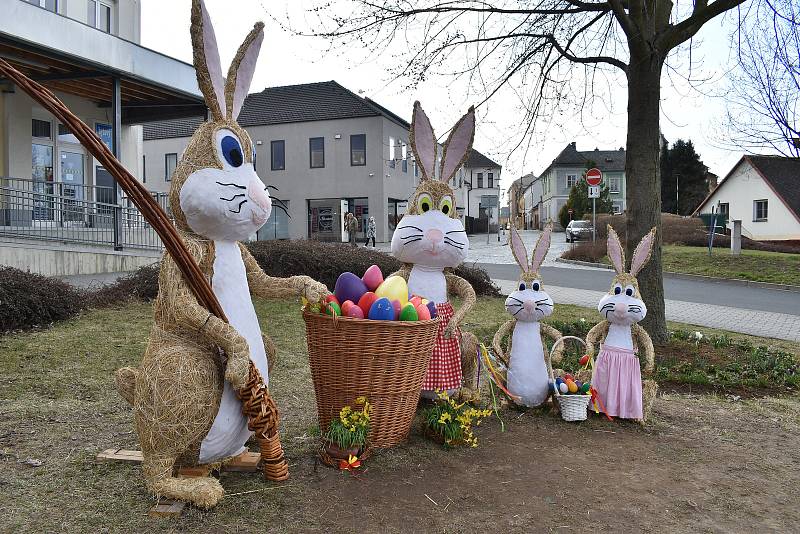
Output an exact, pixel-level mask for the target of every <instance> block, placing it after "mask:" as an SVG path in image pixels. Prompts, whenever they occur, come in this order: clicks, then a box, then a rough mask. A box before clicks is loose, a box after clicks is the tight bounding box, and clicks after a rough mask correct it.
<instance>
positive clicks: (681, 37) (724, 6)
mask: <svg viewBox="0 0 800 534" xmlns="http://www.w3.org/2000/svg"><path fill="white" fill-rule="evenodd" d="M744 2H745V0H716V2H714V3H712V4H708V0H696V2H695V6H694V10H692V14H691V16H690V17H689V18H687V19H685V20H683V21H681V22H679V23H678V24H670V25H669V26H667V29H666V30H665V31H663V32H662V33H661V35H659V36H658V38H657V40H656V48H657V49H658V50H660V51H661V53H662V54H664V55H665V56H666V54H667V53H668V52H669V51H670V50H672V49H673V48H675V47H676V46H678V45H680V44H681V43H684V42H686V41H688V40H689V39H691V38H692V37H694V36H695V35H696V34H697V32H698V31H700V28H702V27H703V25H704V24H705V23H706V22H708V21H709V20H711V19H713V18H714V17H716V16H717V15H721V14H722V13H724V12H726V11H728V10H729V9H733V8H734V7H736V6H738V5H741V4H743V3H744Z"/></svg>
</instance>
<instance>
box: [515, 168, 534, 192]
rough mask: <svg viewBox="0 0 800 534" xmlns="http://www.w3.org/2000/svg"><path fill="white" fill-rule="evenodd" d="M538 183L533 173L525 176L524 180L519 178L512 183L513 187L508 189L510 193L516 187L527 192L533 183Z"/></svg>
mask: <svg viewBox="0 0 800 534" xmlns="http://www.w3.org/2000/svg"><path fill="white" fill-rule="evenodd" d="M535 181H536V176H535V175H534V174H533V173H532V172H531V173H528V174H526V175H525V176H523V177H522V178H517V179H516V180H514V181H513V182H511V186H510V187H509V188H508V190H509V191H511V190H512V189H514V187H519V189H520V191H525V190H526V189H527V188H528V187H529V186H530V185H531V184H532V183H533V182H535Z"/></svg>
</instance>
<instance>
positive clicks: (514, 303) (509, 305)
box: [506, 302, 522, 308]
mask: <svg viewBox="0 0 800 534" xmlns="http://www.w3.org/2000/svg"><path fill="white" fill-rule="evenodd" d="M506 306H508V307H509V308H510V307H512V306H519V307H520V308H521V307H522V304H517V303H516V302H512V303H510V304H506Z"/></svg>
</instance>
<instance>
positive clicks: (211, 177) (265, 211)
mask: <svg viewBox="0 0 800 534" xmlns="http://www.w3.org/2000/svg"><path fill="white" fill-rule="evenodd" d="M247 141H248V142H249V139H248V140H247ZM214 144H215V147H216V150H217V159H218V160H219V162H220V164H221V165H222V169H216V168H203V169H200V170H197V171H195V172H193V173H192V174H190V175H189V177H188V178H187V179H186V182H185V183H184V184H183V186H182V187H181V191H180V203H181V210H182V211H183V213H184V215H185V216H186V222H187V223H188V225H189V227H190V228H191V229H192V230H193V231H194V232H196V233H198V234H200V235H203V236H206V237H208V238H210V239H214V240H226V241H240V240H244V239H248V238H249V237H250V236H252V235H253V234H254V233H256V231H257V230H258V229H259V228H261V227H262V226H263V225H264V223H266V222H267V219H268V218H269V215H270V213H271V211H272V203H271V201H270V198H269V195H268V194H267V192H266V188H265V186H264V184H263V183H262V182H261V180H260V179H259V178H258V175H257V174H256V172H255V169H253V164H252V163H250V162H247V161H245V156H244V154H245V151H244V150H242V143H241V141H240V140H239V138H238V136H237V135H236V134H235V133H233V132H232V131H231V130H229V129H227V128H221V129H219V130H217V131H216V132H215V134H214Z"/></svg>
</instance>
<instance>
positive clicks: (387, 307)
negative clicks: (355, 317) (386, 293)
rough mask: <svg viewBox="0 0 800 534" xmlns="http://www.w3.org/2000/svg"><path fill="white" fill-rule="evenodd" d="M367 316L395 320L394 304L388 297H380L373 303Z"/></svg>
mask: <svg viewBox="0 0 800 534" xmlns="http://www.w3.org/2000/svg"><path fill="white" fill-rule="evenodd" d="M367 317H368V318H369V319H372V320H373V321H393V320H394V306H393V305H392V302H391V301H390V300H389V299H387V298H386V297H383V298H380V299H378V300H376V301H375V302H373V303H372V306H371V307H370V309H369V315H368V316H367Z"/></svg>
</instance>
